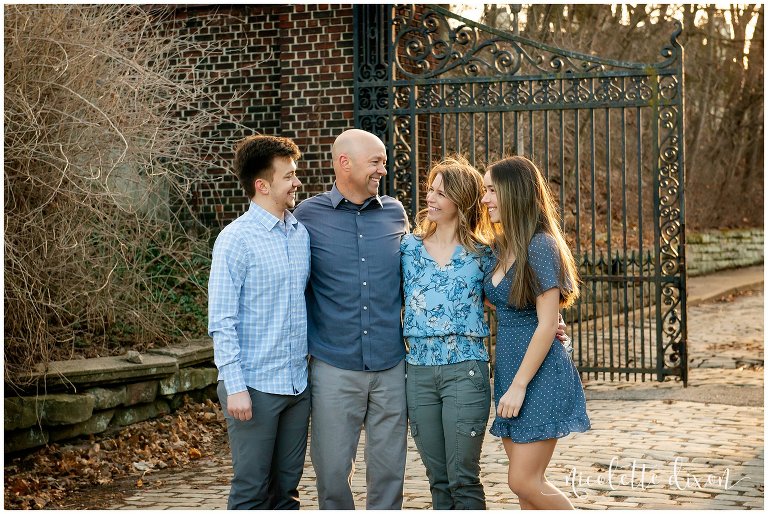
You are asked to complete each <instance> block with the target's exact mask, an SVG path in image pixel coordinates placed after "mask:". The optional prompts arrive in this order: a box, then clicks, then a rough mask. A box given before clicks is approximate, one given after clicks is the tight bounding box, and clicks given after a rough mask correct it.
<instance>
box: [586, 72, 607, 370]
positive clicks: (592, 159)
mask: <svg viewBox="0 0 768 514" xmlns="http://www.w3.org/2000/svg"><path fill="white" fill-rule="evenodd" d="M590 83H591V87H592V89H593V90H594V79H592V80H590ZM589 128H590V138H589V155H590V171H591V173H590V180H591V182H590V186H591V192H590V195H591V197H590V199H591V205H592V208H591V209H590V210H591V214H592V262H597V241H596V239H597V233H596V231H595V228H596V227H595V226H596V224H597V221H596V218H595V207H596V206H597V204H596V203H595V110H594V109H590V110H589ZM597 269H599V268H597V267H596V270H597ZM595 274H596V275H597V273H595ZM601 286H602V284H601ZM592 293H593V295H594V297H595V299H597V280H595V281H594V282H592ZM600 297H601V301H602V287H601V291H600ZM592 319H593V320H594V325H595V330H593V331H592V336H593V337H592V341H593V344H594V350H595V357H597V355H598V351H597V302H596V301H594V302H593V303H592ZM600 328H601V331H604V327H602V326H601V327H600ZM603 335H604V334H603ZM604 339H605V338H604V337H601V340H604ZM601 342H602V341H601ZM603 349H605V348H603ZM604 359H605V352H603V353H602V359H601V360H604ZM603 378H605V372H603Z"/></svg>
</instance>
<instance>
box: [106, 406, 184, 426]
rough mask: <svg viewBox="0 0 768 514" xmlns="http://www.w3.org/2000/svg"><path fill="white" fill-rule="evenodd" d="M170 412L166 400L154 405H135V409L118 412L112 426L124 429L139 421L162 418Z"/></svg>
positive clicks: (130, 408)
mask: <svg viewBox="0 0 768 514" xmlns="http://www.w3.org/2000/svg"><path fill="white" fill-rule="evenodd" d="M169 412H171V408H170V407H169V406H168V402H166V401H165V400H157V401H155V402H152V403H145V404H142V405H135V406H133V407H126V408H123V409H120V410H118V411H117V412H116V413H115V416H114V417H113V418H112V421H111V423H110V424H112V425H117V426H120V427H123V426H126V425H132V424H134V423H138V422H139V421H144V420H147V419H150V418H155V417H157V416H162V415H164V414H168V413H169Z"/></svg>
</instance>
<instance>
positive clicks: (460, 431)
mask: <svg viewBox="0 0 768 514" xmlns="http://www.w3.org/2000/svg"><path fill="white" fill-rule="evenodd" d="M407 370H408V374H407V377H408V378H407V385H406V389H407V394H408V417H409V419H410V424H411V435H412V436H413V439H414V441H416V447H417V448H418V450H419V454H420V455H421V460H422V462H423V463H424V466H425V467H426V468H427V478H428V479H429V488H430V491H431V493H432V508H434V509H439V510H453V509H457V510H458V509H471V510H485V492H484V491H483V485H482V484H481V483H480V453H481V451H482V448H483V436H484V435H485V427H486V424H487V423H488V416H489V414H490V408H491V391H490V381H489V375H488V363H487V362H482V361H465V362H459V363H457V364H445V365H440V366H415V365H412V364H408V365H407Z"/></svg>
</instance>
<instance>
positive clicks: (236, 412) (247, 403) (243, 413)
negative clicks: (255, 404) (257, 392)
mask: <svg viewBox="0 0 768 514" xmlns="http://www.w3.org/2000/svg"><path fill="white" fill-rule="evenodd" d="M227 412H228V413H229V415H230V416H232V417H233V418H235V419H237V420H239V421H248V420H249V419H251V395H250V394H249V393H248V391H240V392H239V393H234V394H230V395H229V396H227Z"/></svg>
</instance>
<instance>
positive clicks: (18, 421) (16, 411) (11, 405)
mask: <svg viewBox="0 0 768 514" xmlns="http://www.w3.org/2000/svg"><path fill="white" fill-rule="evenodd" d="M3 408H4V410H3V417H4V425H5V430H6V431H8V430H15V429H18V428H28V427H31V426H33V425H35V424H37V423H38V421H39V420H42V417H43V405H42V403H40V402H39V401H38V400H37V397H35V396H32V397H21V396H17V397H14V398H6V399H5V402H4V405H3Z"/></svg>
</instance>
